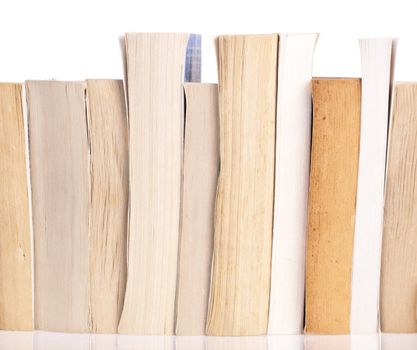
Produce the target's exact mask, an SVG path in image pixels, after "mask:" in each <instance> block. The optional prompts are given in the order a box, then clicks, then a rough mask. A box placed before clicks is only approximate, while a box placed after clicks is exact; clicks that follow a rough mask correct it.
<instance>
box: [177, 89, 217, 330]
mask: <svg viewBox="0 0 417 350" xmlns="http://www.w3.org/2000/svg"><path fill="white" fill-rule="evenodd" d="M184 90H185V99H186V102H185V103H186V106H187V107H186V123H185V139H184V172H183V195H182V217H181V239H180V248H179V249H180V250H179V271H178V285H177V311H176V332H175V333H176V334H177V335H204V334H205V327H206V318H207V304H208V296H209V290H210V275H211V260H212V254H213V233H214V228H213V225H214V200H215V196H216V187H217V177H218V174H219V162H220V159H219V121H218V118H219V116H218V97H217V96H218V91H217V84H199V83H187V84H185V86H184Z"/></svg>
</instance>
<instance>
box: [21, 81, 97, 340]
mask: <svg viewBox="0 0 417 350" xmlns="http://www.w3.org/2000/svg"><path fill="white" fill-rule="evenodd" d="M26 89H27V98H28V108H29V117H28V118H29V141H30V142H29V149H30V170H31V183H32V208H33V209H32V211H33V234H34V253H35V254H34V269H35V282H34V283H35V297H34V299H35V326H36V328H37V329H41V330H49V331H64V332H88V331H89V330H90V328H89V312H88V310H89V308H88V304H89V298H88V288H87V287H88V278H89V273H88V264H89V261H88V230H89V225H88V206H89V197H90V196H89V140H88V133H87V122H86V120H87V118H86V113H85V84H84V83H82V82H59V81H28V82H27V83H26Z"/></svg>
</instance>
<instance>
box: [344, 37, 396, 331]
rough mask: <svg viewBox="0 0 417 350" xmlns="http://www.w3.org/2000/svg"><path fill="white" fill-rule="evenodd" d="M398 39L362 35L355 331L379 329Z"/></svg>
mask: <svg viewBox="0 0 417 350" xmlns="http://www.w3.org/2000/svg"><path fill="white" fill-rule="evenodd" d="M392 43H393V40H392V39H390V38H387V39H371V40H361V41H360V47H361V58H362V105H361V134H360V146H359V170H358V190H357V197H356V217H355V238H354V245H353V247H354V249H353V264H352V294H351V311H350V317H351V318H350V330H351V332H352V333H374V332H376V331H378V330H379V322H378V312H379V280H380V270H381V245H382V228H383V216H384V182H385V163H386V151H387V134H388V114H389V110H388V102H389V88H390V76H391V55H392V50H391V49H392V46H393V45H392Z"/></svg>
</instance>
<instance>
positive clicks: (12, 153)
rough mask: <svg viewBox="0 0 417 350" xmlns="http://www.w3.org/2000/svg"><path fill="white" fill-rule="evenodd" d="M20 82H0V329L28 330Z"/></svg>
mask: <svg viewBox="0 0 417 350" xmlns="http://www.w3.org/2000/svg"><path fill="white" fill-rule="evenodd" d="M21 96H22V85H21V84H7V83H1V84H0V172H1V179H2V181H1V186H0V329H2V330H19V331H23V330H31V329H32V328H33V320H32V248H31V234H30V218H29V200H28V181H27V180H28V179H27V171H26V143H25V127H24V125H25V123H24V117H23V109H22V97H21Z"/></svg>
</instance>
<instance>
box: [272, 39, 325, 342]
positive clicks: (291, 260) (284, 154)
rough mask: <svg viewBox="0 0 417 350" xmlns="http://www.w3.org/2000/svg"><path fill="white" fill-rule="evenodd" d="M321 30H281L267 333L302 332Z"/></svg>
mask: <svg viewBox="0 0 417 350" xmlns="http://www.w3.org/2000/svg"><path fill="white" fill-rule="evenodd" d="M317 38H318V35H317V34H281V35H280V40H279V58H278V61H279V67H278V95H277V121H276V154H275V202H274V236H273V248H272V272H271V294H270V307H269V323H268V333H269V334H300V333H302V331H303V320H304V286H305V241H306V227H307V203H308V183H309V173H310V139H311V87H310V81H311V74H312V67H313V53H314V48H315V46H316V42H317Z"/></svg>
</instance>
